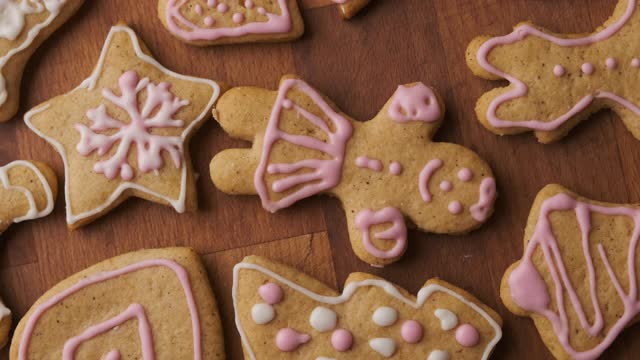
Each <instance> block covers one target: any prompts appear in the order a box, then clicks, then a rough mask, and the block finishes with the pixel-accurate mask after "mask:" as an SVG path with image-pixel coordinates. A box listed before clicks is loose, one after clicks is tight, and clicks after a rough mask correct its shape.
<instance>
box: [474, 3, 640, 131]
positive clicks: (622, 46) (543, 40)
mask: <svg viewBox="0 0 640 360" xmlns="http://www.w3.org/2000/svg"><path fill="white" fill-rule="evenodd" d="M565 15H568V14H565ZM568 16H570V15H568ZM638 27H640V2H639V1H638V0H619V1H618V5H617V6H616V7H615V10H614V13H613V16H612V17H611V18H610V19H609V20H608V21H607V22H606V23H605V24H604V25H603V26H601V27H600V28H598V29H597V30H596V31H595V32H594V33H592V34H590V35H557V34H554V33H553V32H551V31H549V30H545V29H542V28H539V27H537V26H535V25H532V24H530V23H523V24H520V25H518V26H516V28H515V29H514V31H513V32H512V33H511V34H509V35H505V36H500V37H495V38H490V37H479V38H477V39H475V40H474V41H473V42H472V43H471V45H470V46H469V49H468V51H467V63H468V64H469V67H470V68H471V69H472V71H473V72H474V73H475V74H476V75H478V76H480V77H482V78H486V79H489V80H500V79H505V80H507V81H508V82H509V85H508V86H507V87H504V88H498V89H494V90H491V91H489V92H488V93H486V94H484V95H483V96H482V97H481V98H480V100H479V101H478V103H477V106H476V112H477V114H478V117H479V119H480V121H481V122H482V124H483V125H484V126H485V127H487V128H488V129H489V130H491V131H493V132H495V133H496V134H499V135H509V134H516V133H522V132H527V131H534V132H535V135H536V137H537V138H538V140H539V141H540V142H542V143H550V142H553V141H556V140H559V139H561V138H562V137H564V136H565V135H567V134H568V133H569V131H570V130H571V129H572V128H573V127H575V126H576V125H577V124H578V123H580V122H581V121H583V120H585V119H587V118H588V117H589V116H590V115H591V114H593V113H594V112H596V111H598V110H600V109H603V108H608V109H612V110H613V111H614V112H615V113H616V114H618V115H619V116H620V117H621V118H622V121H623V122H624V124H625V126H626V127H627V128H628V129H629V130H630V131H631V132H632V133H633V135H634V136H635V137H636V138H638V139H640V95H638V94H640V92H639V91H638V90H639V89H640V88H638V85H637V81H636V78H637V75H638V73H639V72H640V52H639V50H638V49H637V47H636V46H635V43H636V42H637V41H638V39H639V35H638V31H636V28H638Z"/></svg>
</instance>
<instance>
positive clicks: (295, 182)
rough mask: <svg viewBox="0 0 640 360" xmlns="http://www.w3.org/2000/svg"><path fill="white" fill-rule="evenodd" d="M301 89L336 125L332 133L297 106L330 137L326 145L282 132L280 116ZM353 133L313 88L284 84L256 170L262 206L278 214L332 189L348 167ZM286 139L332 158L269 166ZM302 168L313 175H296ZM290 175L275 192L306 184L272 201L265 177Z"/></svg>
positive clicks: (274, 187) (295, 107)
mask: <svg viewBox="0 0 640 360" xmlns="http://www.w3.org/2000/svg"><path fill="white" fill-rule="evenodd" d="M294 88H295V89H297V90H299V91H301V92H303V93H304V94H305V95H307V96H308V97H309V98H310V99H311V100H312V101H313V102H314V103H315V105H316V106H318V107H319V108H320V110H322V112H323V113H324V114H325V115H326V116H327V117H328V118H329V119H330V121H331V122H332V124H333V128H334V129H335V131H334V132H331V131H330V129H329V127H328V126H327V124H326V123H325V122H324V120H322V119H321V118H320V117H318V116H316V115H314V114H312V113H310V112H309V111H307V110H305V109H303V108H301V107H300V106H298V105H297V104H293V106H292V108H293V110H295V111H297V113H298V114H299V115H301V116H302V117H303V118H304V119H305V120H307V121H309V122H310V123H311V124H313V125H314V126H316V127H318V128H319V129H320V130H322V131H324V132H325V133H326V135H327V138H328V141H327V142H324V141H321V140H319V139H316V138H313V137H310V136H306V135H294V134H289V133H285V132H284V131H282V130H280V128H279V126H280V116H281V115H282V111H283V110H282V109H283V108H284V106H283V105H284V104H285V101H287V100H288V99H287V94H288V93H289V91H290V90H292V89H294ZM352 134H353V127H352V126H351V123H350V122H349V120H347V119H345V118H344V117H343V116H342V115H340V114H338V113H337V112H335V111H334V110H333V109H332V108H331V106H329V104H327V102H326V101H325V100H324V99H323V98H322V96H321V95H320V94H318V93H317V92H316V91H315V90H314V89H313V88H312V87H311V86H309V85H308V84H307V83H305V82H304V81H302V80H297V79H288V80H284V81H283V82H282V85H281V87H280V91H279V92H278V97H277V99H276V102H275V104H274V105H273V112H272V113H271V117H270V119H269V123H268V125H267V129H266V131H265V134H264V144H263V147H262V155H261V159H260V164H259V165H258V168H257V169H256V173H255V177H254V186H255V188H256V191H257V192H258V195H260V199H261V200H262V206H263V207H264V208H265V209H267V210H268V211H270V212H276V211H278V210H280V209H283V208H286V207H289V206H291V205H292V204H294V203H296V202H297V201H299V200H301V199H305V198H307V197H310V196H313V195H316V194H319V193H321V192H323V191H326V190H329V189H331V188H333V187H335V186H336V185H338V183H339V182H340V179H341V177H342V166H343V164H344V156H345V150H346V146H347V142H348V141H349V139H350V138H351V135H352ZM280 140H284V141H286V142H289V143H292V144H295V145H297V146H301V147H306V148H309V149H313V150H317V151H320V152H323V153H325V154H327V155H328V156H329V157H330V159H326V160H324V159H323V160H321V159H305V160H301V161H299V162H297V163H294V164H269V157H270V155H271V151H272V149H273V146H274V144H275V143H276V142H278V141H280ZM302 169H311V170H313V171H312V172H307V173H303V174H297V175H296V174H295V173H296V172H298V171H300V170H302ZM267 172H268V173H269V174H272V175H274V174H288V175H289V176H288V177H285V178H281V179H279V180H277V181H275V182H274V183H273V184H272V190H273V191H274V192H276V193H282V192H285V191H287V190H290V189H292V188H294V187H296V186H300V185H303V186H302V187H301V188H300V189H298V190H296V191H294V192H293V193H291V194H288V195H287V196H285V197H283V198H282V199H280V200H277V201H272V200H271V199H270V194H269V190H268V189H267V184H266V179H265V175H266V174H267Z"/></svg>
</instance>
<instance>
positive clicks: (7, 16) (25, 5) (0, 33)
mask: <svg viewBox="0 0 640 360" xmlns="http://www.w3.org/2000/svg"><path fill="white" fill-rule="evenodd" d="M82 3H84V0H4V1H0V122H4V121H7V120H10V119H11V118H12V117H13V116H14V115H15V114H16V112H17V111H18V106H19V102H20V82H21V80H22V73H23V71H24V68H25V65H26V64H27V61H29V58H30V57H31V55H32V54H33V53H34V51H35V50H36V49H37V48H38V47H39V46H40V44H42V42H44V41H45V40H46V39H47V38H48V37H49V36H50V35H51V34H52V33H53V32H54V31H55V30H56V29H58V28H59V27H60V26H61V25H62V24H64V23H65V22H66V21H67V20H68V19H69V18H70V17H71V16H72V15H73V14H75V12H76V11H77V10H78V8H80V6H81V5H82Z"/></svg>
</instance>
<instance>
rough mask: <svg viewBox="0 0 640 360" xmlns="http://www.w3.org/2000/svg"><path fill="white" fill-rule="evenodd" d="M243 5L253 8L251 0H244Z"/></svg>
mask: <svg viewBox="0 0 640 360" xmlns="http://www.w3.org/2000/svg"><path fill="white" fill-rule="evenodd" d="M244 7H246V8H247V9H251V8H253V0H246V1H245V2H244Z"/></svg>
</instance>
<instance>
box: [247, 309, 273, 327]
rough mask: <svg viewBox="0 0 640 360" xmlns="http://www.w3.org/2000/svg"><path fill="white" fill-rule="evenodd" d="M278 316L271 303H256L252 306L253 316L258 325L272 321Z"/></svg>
mask: <svg viewBox="0 0 640 360" xmlns="http://www.w3.org/2000/svg"><path fill="white" fill-rule="evenodd" d="M275 317H276V311H275V309H274V308H273V306H271V305H269V304H255V305H253V307H252V308H251V318H252V319H253V322H255V323H256V324H258V325H264V324H268V323H270V322H271V321H272V320H273V319H274V318H275Z"/></svg>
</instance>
